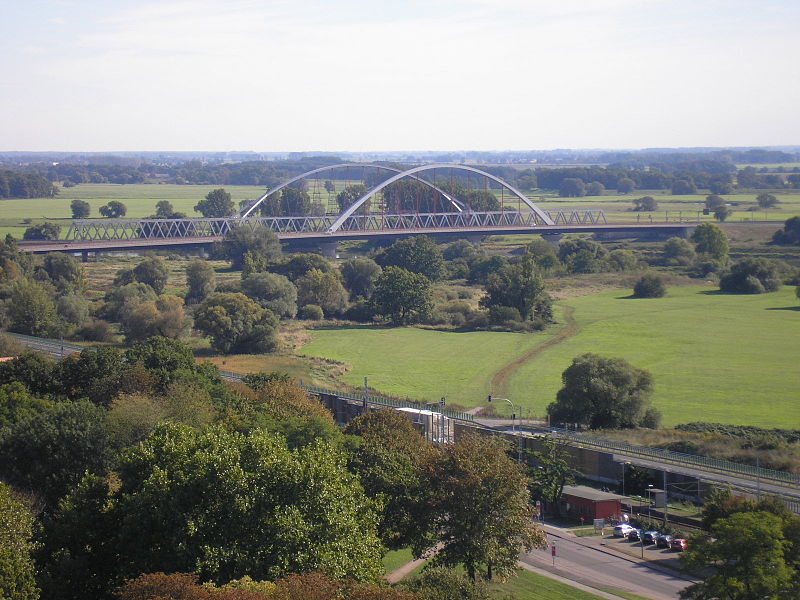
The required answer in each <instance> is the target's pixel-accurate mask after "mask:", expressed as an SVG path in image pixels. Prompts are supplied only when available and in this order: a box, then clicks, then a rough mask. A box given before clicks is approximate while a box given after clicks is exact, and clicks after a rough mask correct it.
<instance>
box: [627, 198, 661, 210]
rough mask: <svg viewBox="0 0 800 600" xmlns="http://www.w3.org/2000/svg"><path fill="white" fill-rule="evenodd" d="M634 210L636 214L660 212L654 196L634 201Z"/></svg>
mask: <svg viewBox="0 0 800 600" xmlns="http://www.w3.org/2000/svg"><path fill="white" fill-rule="evenodd" d="M633 210H634V211H636V212H652V211H654V210H658V202H656V199H655V198H653V197H652V196H643V197H641V198H636V200H634V201H633Z"/></svg>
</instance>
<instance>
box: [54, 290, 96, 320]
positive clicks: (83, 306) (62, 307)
mask: <svg viewBox="0 0 800 600" xmlns="http://www.w3.org/2000/svg"><path fill="white" fill-rule="evenodd" d="M56 312H57V313H58V316H59V318H61V320H62V321H64V322H65V323H68V324H70V325H75V326H76V327H80V326H81V325H83V324H84V323H85V322H86V321H87V320H88V319H89V301H88V300H87V299H86V298H85V297H84V296H82V295H79V294H67V295H65V296H61V297H60V298H59V299H58V300H57V301H56Z"/></svg>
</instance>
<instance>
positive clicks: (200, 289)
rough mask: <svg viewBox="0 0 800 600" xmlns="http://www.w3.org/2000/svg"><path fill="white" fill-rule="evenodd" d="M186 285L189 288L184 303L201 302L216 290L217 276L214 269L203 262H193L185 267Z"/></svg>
mask: <svg viewBox="0 0 800 600" xmlns="http://www.w3.org/2000/svg"><path fill="white" fill-rule="evenodd" d="M186 285H187V287H188V288H189V291H188V292H187V294H186V303H187V304H195V303H197V302H202V301H203V300H205V299H206V298H207V297H208V296H210V295H211V294H212V293H213V292H214V290H215V289H216V288H217V274H216V272H215V271H214V267H212V266H211V265H210V264H209V263H207V262H206V261H204V260H193V261H192V262H191V263H189V265H188V266H187V267H186Z"/></svg>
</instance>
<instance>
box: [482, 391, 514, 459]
mask: <svg viewBox="0 0 800 600" xmlns="http://www.w3.org/2000/svg"><path fill="white" fill-rule="evenodd" d="M495 400H502V401H503V402H508V403H509V404H510V405H511V433H512V434H514V435H516V436H517V463H521V462H522V445H521V444H522V438H521V437H520V435H519V428H518V427H517V426H516V425H517V411H516V410H515V409H514V403H513V402H512V401H511V400H509V399H508V398H496V397H495V396H492V395H491V394H489V395H488V396H487V397H486V401H487V402H488V403H489V404H491V403H492V402H493V401H495Z"/></svg>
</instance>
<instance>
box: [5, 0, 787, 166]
mask: <svg viewBox="0 0 800 600" xmlns="http://www.w3.org/2000/svg"><path fill="white" fill-rule="evenodd" d="M799 26H800V1H798V0H748V1H744V0H726V1H721V0H547V1H545V0H405V1H403V0H330V1H328V0H160V1H158V2H151V1H149V0H135V1H129V0H0V150H31V151H44V150H58V151H98V152H102V151H114V150H117V151H122V150H128V151H131V150H133V151H136V150H195V151H198V150H210V151H211V150H214V151H234V150H238V151H245V150H252V151H257V152H259V151H261V152H266V151H272V152H282V151H337V150H338V151H356V152H357V151H381V150H533V149H537V150H545V149H554V148H644V147H692V146H770V145H772V146H774V145H796V144H800V113H799V112H798V108H800V67H798V57H800V35H797V31H798V28H799Z"/></svg>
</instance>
